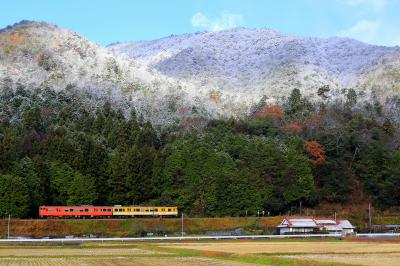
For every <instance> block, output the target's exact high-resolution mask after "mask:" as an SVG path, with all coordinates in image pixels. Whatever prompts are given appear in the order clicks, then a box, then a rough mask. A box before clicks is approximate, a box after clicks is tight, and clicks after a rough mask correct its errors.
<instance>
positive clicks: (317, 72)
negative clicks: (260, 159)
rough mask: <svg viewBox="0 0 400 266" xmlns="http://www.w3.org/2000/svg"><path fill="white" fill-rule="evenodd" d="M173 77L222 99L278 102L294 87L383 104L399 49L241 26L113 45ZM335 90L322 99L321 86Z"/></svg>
mask: <svg viewBox="0 0 400 266" xmlns="http://www.w3.org/2000/svg"><path fill="white" fill-rule="evenodd" d="M109 48H111V49H112V50H115V51H119V52H122V53H125V54H127V55H129V56H130V57H131V58H134V59H137V60H140V61H141V62H143V63H144V64H147V65H148V66H149V67H150V68H154V69H156V70H157V71H158V72H159V73H162V74H165V75H167V76H169V77H174V78H178V79H180V80H184V81H187V82H189V83H191V84H194V85H195V86H196V87H197V88H199V89H205V88H207V89H208V90H209V91H210V94H212V93H213V92H214V94H215V93H218V94H219V97H220V98H222V99H223V98H224V97H229V96H230V95H231V94H240V95H241V94H245V95H247V96H250V95H251V96H253V97H254V98H257V97H260V95H266V96H267V97H269V98H270V100H271V101H279V99H280V98H281V97H283V96H286V95H288V94H289V93H290V91H291V90H292V89H293V88H299V89H300V90H301V92H302V93H303V94H304V95H306V96H308V97H309V98H310V99H312V100H316V101H317V100H322V99H326V98H330V99H332V98H333V99H335V98H336V99H337V98H340V97H342V96H343V95H344V94H345V92H346V89H348V88H354V89H355V90H356V91H357V93H358V94H359V96H360V97H363V98H364V99H367V100H368V99H371V97H373V95H377V96H378V97H379V98H380V99H381V100H382V102H384V101H385V100H386V98H388V97H391V96H394V95H398V93H399V92H400V87H399V86H400V85H399V84H400V82H399V81H400V72H399V71H400V63H399V57H400V47H383V46H374V45H369V44H366V43H362V42H359V41H357V40H353V39H348V38H338V37H334V38H328V39H320V38H309V37H300V36H291V35H287V34H284V33H280V32H276V31H274V30H271V29H267V28H264V29H259V30H253V29H246V28H236V29H232V30H225V31H219V32H198V33H194V34H185V35H181V36H169V37H166V38H162V39H159V40H154V41H139V42H131V43H122V44H114V45H110V46H109ZM326 85H328V86H329V88H330V91H329V92H327V93H324V95H323V97H322V98H321V97H319V96H321V95H318V89H319V88H321V87H323V86H326Z"/></svg>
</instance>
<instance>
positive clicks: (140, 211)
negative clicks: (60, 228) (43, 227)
mask: <svg viewBox="0 0 400 266" xmlns="http://www.w3.org/2000/svg"><path fill="white" fill-rule="evenodd" d="M176 216H178V207H177V206H120V205H115V206H86V205H84V206H40V207H39V217H40V218H129V217H176Z"/></svg>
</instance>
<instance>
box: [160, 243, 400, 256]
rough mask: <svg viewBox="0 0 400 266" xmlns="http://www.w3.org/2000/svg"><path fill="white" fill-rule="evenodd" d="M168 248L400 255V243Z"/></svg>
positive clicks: (181, 247)
mask: <svg viewBox="0 0 400 266" xmlns="http://www.w3.org/2000/svg"><path fill="white" fill-rule="evenodd" d="M164 247H166V248H177V249H192V250H201V251H216V252H227V253H234V254H255V253H262V254H287V253H297V254H298V253H311V254H316V253H317V254H326V253H329V254H332V253H340V254H346V253H349V254H352V253H355V254H360V253H389V252H393V253H400V243H375V242H345V241H334V242H325V241H323V242H315V241H313V242H305V241H300V242H292V241H290V242H287V241H282V242H277V241H263V242H261V241H249V242H226V243H223V242H211V243H185V244H182V243H176V244H168V245H166V246H164Z"/></svg>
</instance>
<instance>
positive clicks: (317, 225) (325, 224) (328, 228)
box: [277, 217, 355, 235]
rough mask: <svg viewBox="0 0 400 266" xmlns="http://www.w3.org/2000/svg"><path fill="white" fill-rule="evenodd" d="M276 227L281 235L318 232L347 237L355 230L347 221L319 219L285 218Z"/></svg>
mask: <svg viewBox="0 0 400 266" xmlns="http://www.w3.org/2000/svg"><path fill="white" fill-rule="evenodd" d="M277 227H278V230H279V234H281V235H284V234H301V233H303V234H306V233H318V232H327V233H329V234H335V233H339V234H344V235H348V234H352V233H354V229H355V227H354V226H353V225H352V224H351V223H350V222H349V221H348V220H343V219H333V218H320V217H285V218H284V219H283V220H282V222H281V224H280V225H278V226H277Z"/></svg>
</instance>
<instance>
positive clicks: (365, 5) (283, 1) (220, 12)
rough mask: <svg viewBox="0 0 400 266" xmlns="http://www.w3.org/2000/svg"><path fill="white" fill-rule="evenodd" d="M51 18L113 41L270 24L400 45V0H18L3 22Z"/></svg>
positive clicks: (3, 13)
mask: <svg viewBox="0 0 400 266" xmlns="http://www.w3.org/2000/svg"><path fill="white" fill-rule="evenodd" d="M22 19H28V20H36V21H46V22H50V23H54V24H57V25H59V26H60V27H65V28H68V29H71V30H73V31H76V32H79V33H81V34H83V35H85V36H86V37H88V38H89V39H91V40H93V41H95V42H97V43H99V44H102V45H107V44H109V43H111V42H115V41H129V40H150V39H156V38H160V37H164V36H168V35H171V34H182V33H187V32H195V31H203V30H209V31H211V30H213V31H216V30H222V29H227V28H231V27H236V26H244V27H249V28H261V27H268V28H272V29H275V30H278V31H282V32H286V33H290V34H296V35H303V36H319V37H330V36H346V37H352V38H356V39H359V40H362V41H365V42H368V43H373V44H379V45H400V0H142V1H138V0H136V1H135V0H131V1H128V0H97V1H94V0H93V1H90V0H57V1H56V0H36V1H33V0H31V1H29V0H12V1H4V2H2V4H1V7H0V28H3V27H6V26H7V25H10V24H13V23H15V22H18V21H20V20H22Z"/></svg>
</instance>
